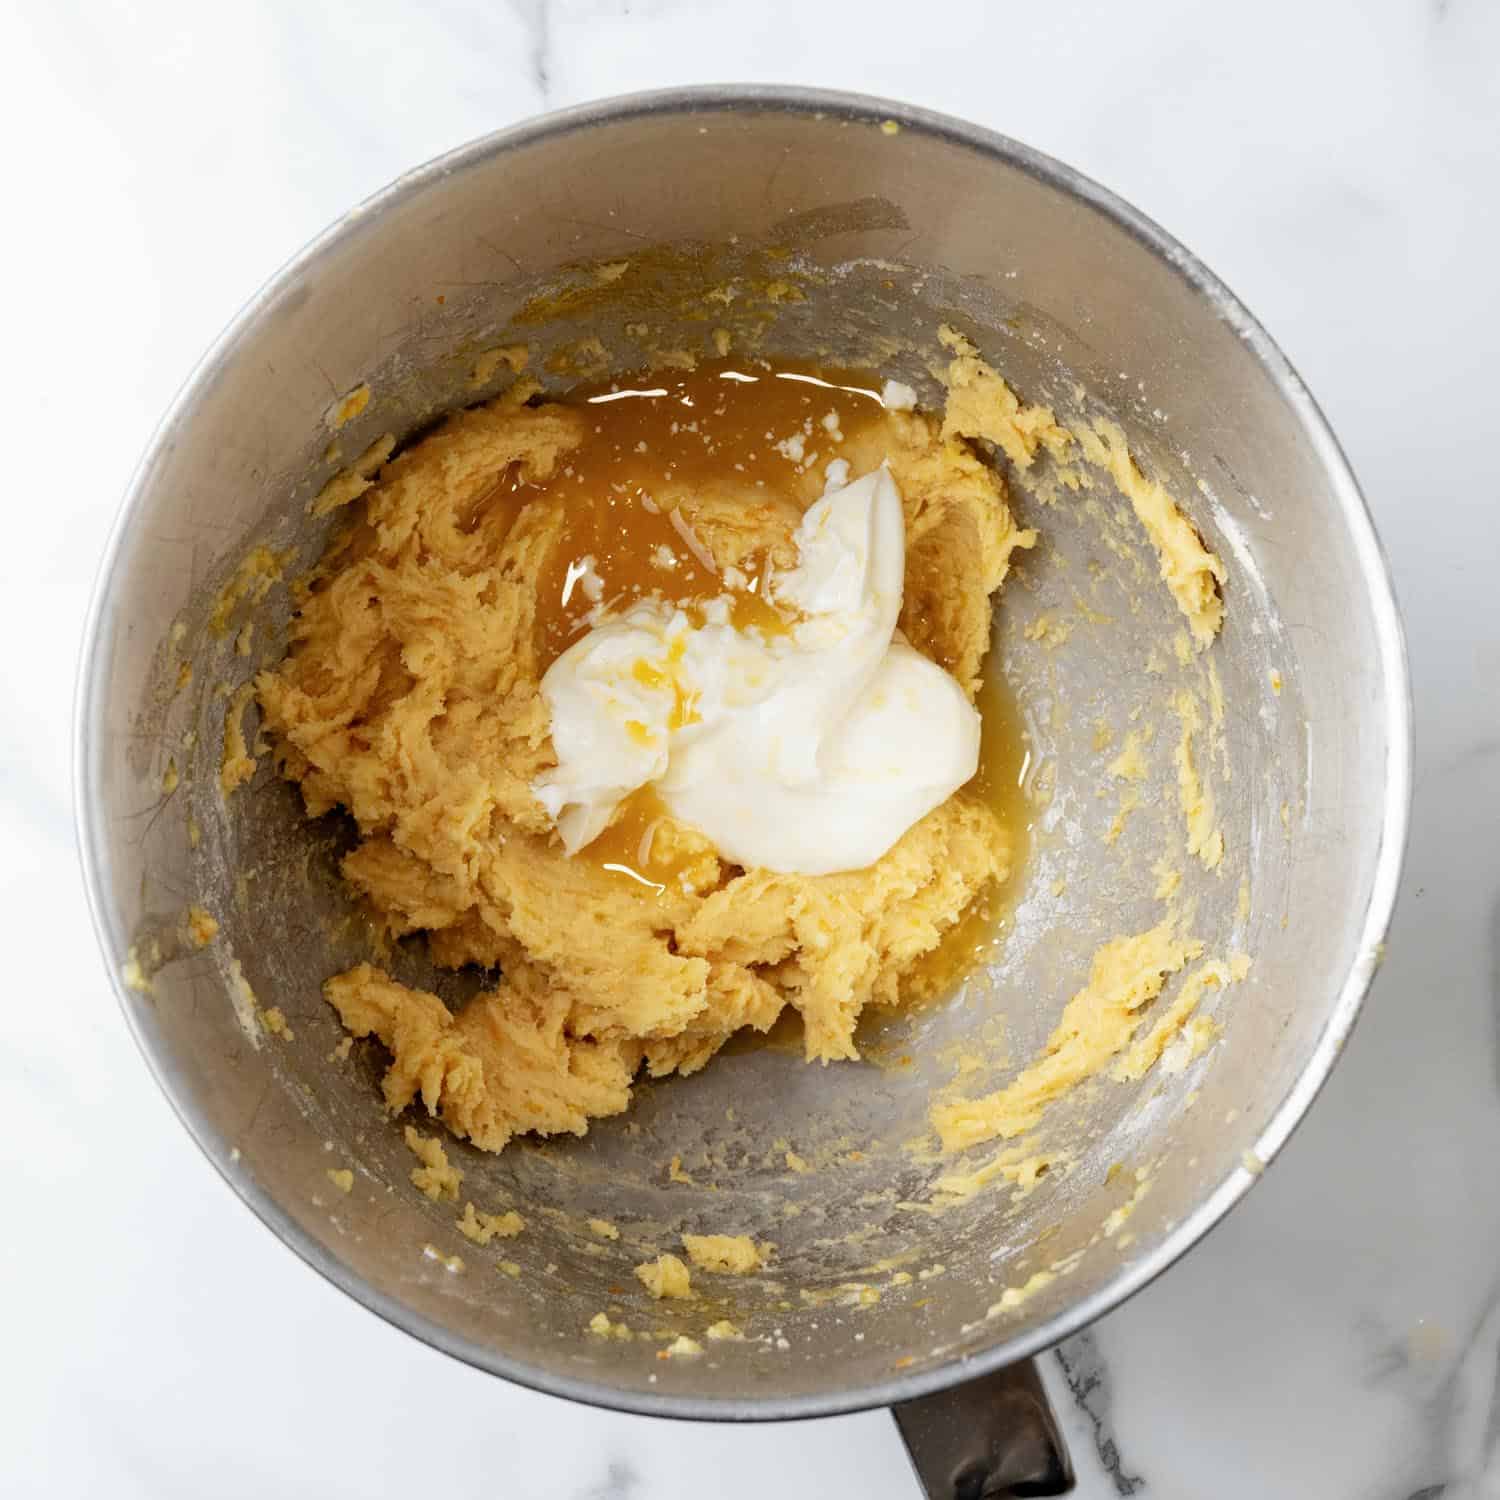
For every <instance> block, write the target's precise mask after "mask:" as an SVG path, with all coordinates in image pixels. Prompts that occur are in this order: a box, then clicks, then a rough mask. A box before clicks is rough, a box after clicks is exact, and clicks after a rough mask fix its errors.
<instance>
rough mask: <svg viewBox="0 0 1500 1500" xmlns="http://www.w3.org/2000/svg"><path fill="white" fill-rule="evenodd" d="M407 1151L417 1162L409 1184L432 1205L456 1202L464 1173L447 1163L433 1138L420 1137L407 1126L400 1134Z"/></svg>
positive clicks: (412, 1170)
mask: <svg viewBox="0 0 1500 1500" xmlns="http://www.w3.org/2000/svg"><path fill="white" fill-rule="evenodd" d="M403 1137H404V1139H405V1141H406V1146H407V1150H409V1151H410V1152H411V1154H412V1155H413V1156H415V1157H416V1158H417V1160H418V1161H420V1162H421V1163H422V1165H421V1166H420V1167H413V1168H412V1169H411V1180H412V1185H413V1186H414V1187H416V1188H417V1189H418V1191H420V1192H422V1193H425V1194H426V1195H427V1197H429V1198H431V1199H432V1201H433V1202H434V1203H438V1202H443V1203H457V1202H458V1189H459V1185H460V1184H461V1183H462V1182H463V1180H464V1174H463V1173H462V1172H461V1171H460V1170H459V1169H458V1168H457V1167H455V1166H453V1165H451V1164H450V1163H449V1161H448V1153H447V1152H446V1151H444V1150H443V1143H442V1142H441V1141H439V1140H435V1139H434V1138H433V1137H432V1136H428V1135H423V1134H421V1132H419V1131H417V1130H414V1129H413V1128H412V1127H411V1126H410V1125H408V1126H407V1127H406V1129H405V1131H404V1132H403Z"/></svg>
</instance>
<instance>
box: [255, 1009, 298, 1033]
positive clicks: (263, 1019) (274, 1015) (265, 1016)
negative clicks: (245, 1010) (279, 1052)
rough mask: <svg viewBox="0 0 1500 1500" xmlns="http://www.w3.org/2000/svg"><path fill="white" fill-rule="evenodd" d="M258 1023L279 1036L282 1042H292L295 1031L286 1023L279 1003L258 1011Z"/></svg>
mask: <svg viewBox="0 0 1500 1500" xmlns="http://www.w3.org/2000/svg"><path fill="white" fill-rule="evenodd" d="M260 1024H261V1025H262V1026H264V1027H265V1028H266V1030H267V1031H268V1032H269V1033H270V1034H271V1035H272V1036H274V1037H279V1038H280V1039H281V1040H282V1041H283V1042H294V1041H296V1040H297V1033H296V1032H295V1031H293V1030H292V1028H291V1026H290V1025H288V1024H287V1019H286V1016H285V1015H284V1014H283V1012H282V1009H281V1007H280V1006H279V1005H272V1006H269V1007H267V1009H265V1010H263V1011H261V1013H260Z"/></svg>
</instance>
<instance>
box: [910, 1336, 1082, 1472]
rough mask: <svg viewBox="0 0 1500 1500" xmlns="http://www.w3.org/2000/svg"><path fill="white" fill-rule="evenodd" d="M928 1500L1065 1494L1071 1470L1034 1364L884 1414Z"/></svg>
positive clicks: (1010, 1368)
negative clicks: (893, 1422)
mask: <svg viewBox="0 0 1500 1500" xmlns="http://www.w3.org/2000/svg"><path fill="white" fill-rule="evenodd" d="M891 1415H892V1416H893V1417H894V1418H895V1419H896V1430H897V1431H898V1432H899V1433H900V1434H901V1441H902V1442H903V1443H905V1444H906V1452H907V1456H908V1457H909V1458H910V1459H911V1466H912V1468H913V1469H915V1470H916V1474H917V1478H918V1480H919V1481H920V1482H921V1485H922V1493H923V1494H924V1495H925V1496H926V1497H927V1500H1000V1497H1002V1496H1007V1495H1015V1496H1020V1495H1066V1494H1067V1493H1068V1492H1069V1491H1070V1490H1071V1489H1072V1488H1073V1465H1072V1463H1071V1462H1069V1459H1068V1450H1067V1449H1066V1448H1065V1447H1064V1446H1063V1440H1062V1433H1061V1432H1060V1431H1059V1429H1058V1425H1057V1418H1056V1417H1055V1416H1054V1415H1053V1414H1052V1407H1051V1405H1050V1404H1049V1403H1048V1401H1047V1393H1046V1392H1045V1391H1044V1390H1043V1389H1042V1380H1041V1376H1040V1375H1039V1374H1038V1373H1037V1368H1036V1363H1035V1361H1034V1360H1029V1359H1028V1360H1026V1361H1024V1362H1023V1363H1021V1364H1018V1365H1008V1366H1006V1368H1005V1369H1003V1370H996V1371H994V1372H993V1373H992V1374H989V1375H982V1376H980V1377H979V1379H977V1380H971V1381H969V1382H967V1384H964V1385H957V1386H954V1387H953V1388H952V1389H951V1390H947V1391H939V1392H938V1393H937V1394H936V1395H933V1396H919V1397H918V1398H917V1399H916V1400H915V1401H903V1402H902V1403H901V1404H900V1405H899V1406H893V1407H892V1408H891Z"/></svg>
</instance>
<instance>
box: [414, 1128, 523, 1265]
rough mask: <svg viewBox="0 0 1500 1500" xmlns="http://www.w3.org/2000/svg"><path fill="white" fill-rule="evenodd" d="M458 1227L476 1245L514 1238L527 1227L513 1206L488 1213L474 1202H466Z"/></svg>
mask: <svg viewBox="0 0 1500 1500" xmlns="http://www.w3.org/2000/svg"><path fill="white" fill-rule="evenodd" d="M434 1144H436V1143H435V1142H434ZM429 1196H430V1195H429ZM457 1227H458V1232H459V1233H460V1234H461V1235H463V1237H464V1238H465V1239H466V1240H473V1241H474V1243H475V1244H476V1245H488V1244H489V1242H490V1241H491V1240H493V1239H502V1240H513V1239H514V1238H515V1237H516V1236H517V1235H518V1234H520V1232H521V1231H522V1230H523V1229H525V1227H526V1220H525V1219H523V1218H522V1217H521V1215H520V1214H518V1213H517V1212H516V1211H515V1209H513V1208H512V1209H507V1210H506V1212H505V1213H503V1214H487V1213H484V1212H483V1211H482V1210H480V1209H477V1208H475V1207H474V1205H473V1204H472V1203H465V1204H464V1212H463V1217H462V1218H461V1219H459V1220H458V1226H457Z"/></svg>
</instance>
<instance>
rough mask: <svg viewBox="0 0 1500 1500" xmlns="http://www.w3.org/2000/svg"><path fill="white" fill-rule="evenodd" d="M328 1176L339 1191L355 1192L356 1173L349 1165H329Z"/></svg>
mask: <svg viewBox="0 0 1500 1500" xmlns="http://www.w3.org/2000/svg"><path fill="white" fill-rule="evenodd" d="M326 1176H327V1178H328V1180H329V1181H330V1182H331V1183H332V1184H333V1185H334V1187H336V1188H337V1189H338V1190H339V1192H341V1193H349V1192H353V1190H354V1173H353V1172H352V1171H351V1170H350V1169H349V1168H348V1167H329V1169H328V1171H327V1173H326Z"/></svg>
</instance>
